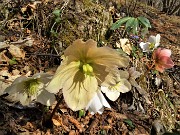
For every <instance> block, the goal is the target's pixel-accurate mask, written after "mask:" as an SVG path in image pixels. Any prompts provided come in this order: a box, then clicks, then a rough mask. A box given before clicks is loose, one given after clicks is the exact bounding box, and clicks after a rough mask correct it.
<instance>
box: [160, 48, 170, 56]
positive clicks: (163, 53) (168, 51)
mask: <svg viewBox="0 0 180 135" xmlns="http://www.w3.org/2000/svg"><path fill="white" fill-rule="evenodd" d="M162 56H166V57H170V56H171V50H169V49H162V50H161V51H160V53H159V57H162Z"/></svg>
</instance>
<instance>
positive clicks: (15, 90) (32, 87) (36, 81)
mask: <svg viewBox="0 0 180 135" xmlns="http://www.w3.org/2000/svg"><path fill="white" fill-rule="evenodd" d="M50 79H51V75H49V74H46V73H38V74H35V75H33V76H32V77H26V76H20V77H18V78H16V79H15V80H14V82H13V83H12V85H11V86H9V87H7V88H6V89H5V93H8V94H10V95H11V94H16V98H17V99H16V100H19V101H20V102H21V104H22V105H29V104H30V102H31V101H33V100H35V101H37V102H40V103H42V104H44V105H47V106H50V105H52V103H53V102H54V101H55V96H54V94H52V93H49V92H48V91H47V90H45V89H44V84H46V83H48V82H49V81H50Z"/></svg>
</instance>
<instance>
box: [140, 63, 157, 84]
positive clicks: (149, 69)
mask: <svg viewBox="0 0 180 135" xmlns="http://www.w3.org/2000/svg"><path fill="white" fill-rule="evenodd" d="M154 65H155V62H153V63H152V65H151V66H150V67H148V70H147V71H146V72H145V73H144V74H143V75H142V76H141V77H140V78H139V79H138V81H137V83H139V82H140V81H142V80H143V78H144V77H146V76H147V74H148V73H149V72H150V71H151V69H152V68H153V67H154Z"/></svg>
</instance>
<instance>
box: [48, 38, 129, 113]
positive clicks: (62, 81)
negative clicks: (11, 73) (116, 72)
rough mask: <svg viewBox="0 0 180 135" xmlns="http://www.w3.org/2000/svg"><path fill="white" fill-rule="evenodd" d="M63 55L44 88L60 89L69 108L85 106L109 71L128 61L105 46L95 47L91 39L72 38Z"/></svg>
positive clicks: (126, 63)
mask: <svg viewBox="0 0 180 135" xmlns="http://www.w3.org/2000/svg"><path fill="white" fill-rule="evenodd" d="M64 57H65V58H64V60H63V61H62V64H61V65H60V66H59V68H58V69H57V71H56V73H55V75H54V77H53V79H52V80H51V81H50V83H49V84H48V86H47V88H46V89H47V90H48V91H49V92H51V93H57V92H59V90H60V89H62V92H63V96H64V99H65V102H66V103H67V105H68V106H69V107H70V108H71V109H72V110H73V111H77V110H81V109H84V108H86V106H87V105H88V103H89V102H90V101H91V100H92V98H94V96H95V95H96V94H97V91H98V85H101V83H102V82H104V81H105V78H106V76H107V75H108V74H109V72H110V71H111V70H113V69H115V68H116V69H117V68H120V67H126V66H127V65H128V64H129V59H128V58H127V57H125V56H124V55H122V54H120V53H118V52H117V51H116V50H113V49H111V48H109V47H97V43H96V42H95V41H94V40H92V39H90V40H88V41H86V42H83V41H82V40H81V39H78V40H76V41H74V42H73V44H72V45H70V46H69V47H68V48H67V49H66V50H65V51H64Z"/></svg>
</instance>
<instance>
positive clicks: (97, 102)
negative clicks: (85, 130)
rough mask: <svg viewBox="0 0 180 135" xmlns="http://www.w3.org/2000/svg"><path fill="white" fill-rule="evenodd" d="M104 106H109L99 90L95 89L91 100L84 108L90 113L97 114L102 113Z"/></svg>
mask: <svg viewBox="0 0 180 135" xmlns="http://www.w3.org/2000/svg"><path fill="white" fill-rule="evenodd" d="M104 106H105V107H107V108H111V107H110V105H109V103H108V102H107V101H106V99H105V97H104V96H103V94H102V93H101V91H97V92H96V94H95V95H94V97H93V98H92V100H91V101H90V102H89V104H88V105H87V106H86V110H88V111H89V112H90V113H91V114H92V115H94V114H95V113H97V112H98V113H99V114H102V113H103V111H104Z"/></svg>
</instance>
